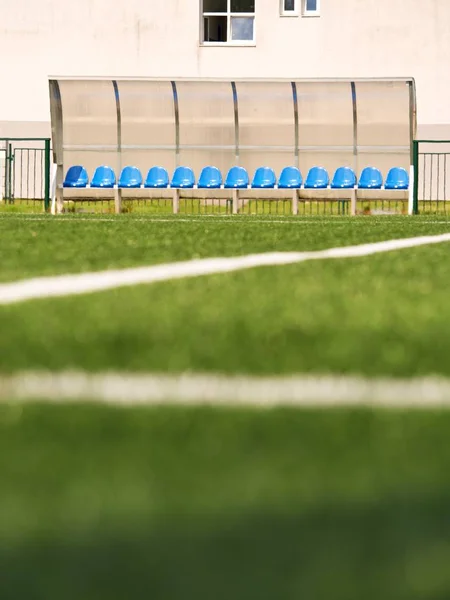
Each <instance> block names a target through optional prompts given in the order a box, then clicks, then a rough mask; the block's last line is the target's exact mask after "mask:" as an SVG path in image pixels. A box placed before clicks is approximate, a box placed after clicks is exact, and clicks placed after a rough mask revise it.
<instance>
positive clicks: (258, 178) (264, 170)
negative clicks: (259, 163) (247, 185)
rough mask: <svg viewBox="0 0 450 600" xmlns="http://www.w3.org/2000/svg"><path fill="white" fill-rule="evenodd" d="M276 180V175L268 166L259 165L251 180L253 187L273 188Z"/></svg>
mask: <svg viewBox="0 0 450 600" xmlns="http://www.w3.org/2000/svg"><path fill="white" fill-rule="evenodd" d="M276 182H277V177H276V175H275V173H274V171H273V169H271V168H270V167H259V168H258V169H256V172H255V175H254V177H253V181H252V187H253V188H273V187H275V184H276Z"/></svg>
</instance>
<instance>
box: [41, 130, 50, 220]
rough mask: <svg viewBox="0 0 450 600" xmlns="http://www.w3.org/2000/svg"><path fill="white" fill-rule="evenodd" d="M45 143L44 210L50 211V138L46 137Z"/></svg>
mask: <svg viewBox="0 0 450 600" xmlns="http://www.w3.org/2000/svg"><path fill="white" fill-rule="evenodd" d="M44 143H45V149H44V178H45V184H44V210H45V212H48V211H49V209H50V138H46V139H45V142H44ZM41 189H42V188H41Z"/></svg>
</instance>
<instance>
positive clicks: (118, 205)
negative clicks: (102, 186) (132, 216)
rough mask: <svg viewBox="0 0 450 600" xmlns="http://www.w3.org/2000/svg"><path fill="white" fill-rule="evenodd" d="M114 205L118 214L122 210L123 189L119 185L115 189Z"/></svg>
mask: <svg viewBox="0 0 450 600" xmlns="http://www.w3.org/2000/svg"><path fill="white" fill-rule="evenodd" d="M114 207H115V211H116V215H120V213H121V212H122V190H121V189H120V188H118V187H116V188H115V189H114Z"/></svg>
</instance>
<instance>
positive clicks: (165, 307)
mask: <svg viewBox="0 0 450 600" xmlns="http://www.w3.org/2000/svg"><path fill="white" fill-rule="evenodd" d="M304 243H305V242H304V241H303V242H300V244H299V245H302V244H304ZM316 243H317V244H319V243H322V244H323V243H324V242H323V240H322V242H319V241H318V240H316ZM449 251H450V244H448V243H443V244H439V245H435V246H426V247H420V248H416V249H410V250H402V251H397V252H392V253H388V254H381V255H376V256H370V257H365V258H356V259H347V260H330V261H317V262H311V263H304V264H299V265H290V266H284V267H279V266H278V267H266V268H258V269H251V270H249V271H243V272H238V273H231V274H227V275H215V276H208V277H199V278H194V279H186V280H180V281H172V282H166V283H158V284H153V285H142V286H136V287H132V288H124V289H118V290H113V291H108V292H103V293H97V294H90V295H83V296H73V297H69V298H61V299H51V300H39V301H33V302H26V303H23V304H17V305H11V306H3V307H1V308H0V330H1V332H2V335H1V336H0V371H3V372H10V371H14V370H18V369H21V370H23V369H30V368H40V369H50V370H55V369H56V370H59V369H71V368H75V369H85V370H88V371H104V370H109V369H113V370H119V371H144V372H146V371H158V372H172V373H179V372H184V371H194V372H203V371H212V372H224V373H231V374H233V373H244V374H245V373H252V374H261V375H263V374H290V373H302V372H312V373H350V374H351V373H358V374H363V375H370V376H379V375H390V376H402V377H408V376H415V375H431V374H441V375H445V376H449V375H450V361H449V359H448V357H449V355H450V304H449V302H448V298H449V284H448V282H449V280H450V262H449V260H448V257H449Z"/></svg>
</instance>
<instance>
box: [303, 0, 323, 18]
mask: <svg viewBox="0 0 450 600" xmlns="http://www.w3.org/2000/svg"><path fill="white" fill-rule="evenodd" d="M319 15H320V0H303V16H304V17H318V16H319Z"/></svg>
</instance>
